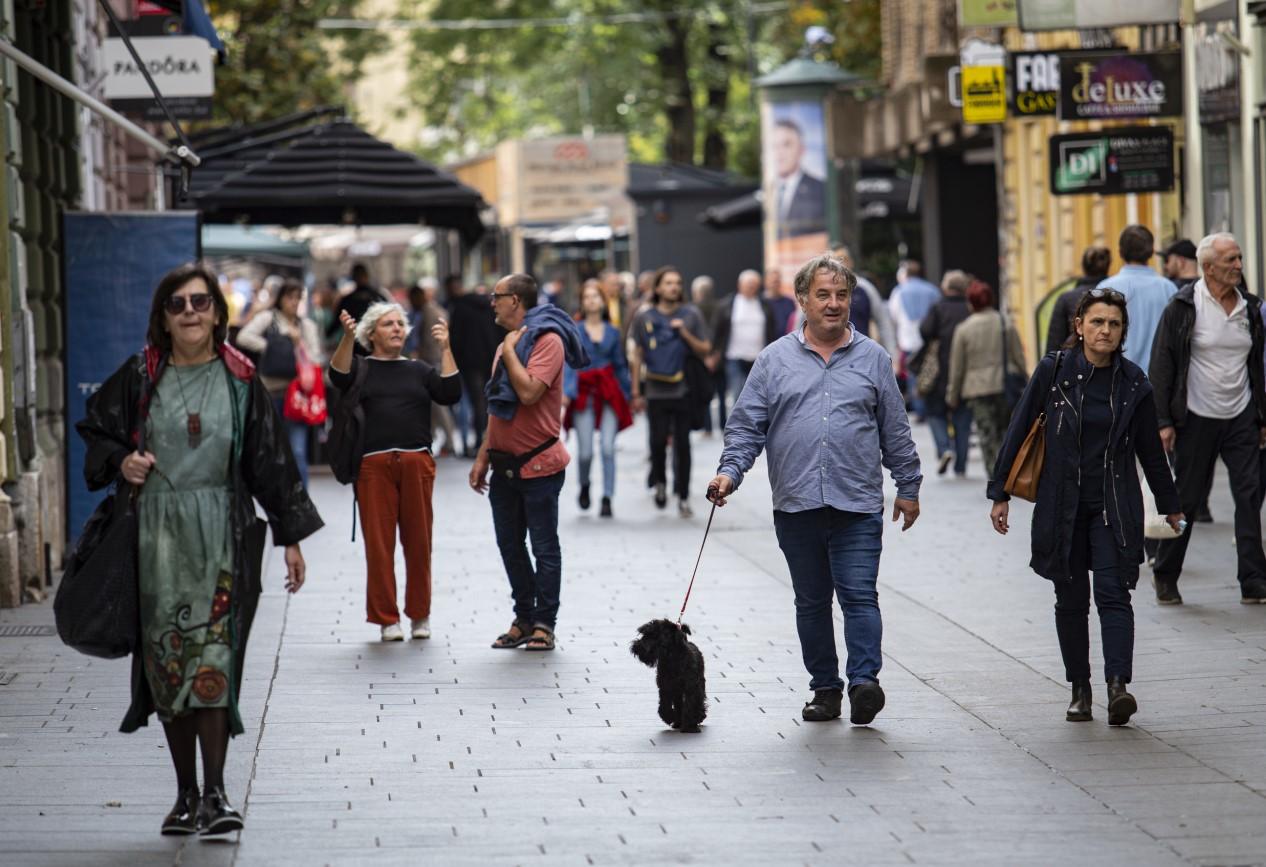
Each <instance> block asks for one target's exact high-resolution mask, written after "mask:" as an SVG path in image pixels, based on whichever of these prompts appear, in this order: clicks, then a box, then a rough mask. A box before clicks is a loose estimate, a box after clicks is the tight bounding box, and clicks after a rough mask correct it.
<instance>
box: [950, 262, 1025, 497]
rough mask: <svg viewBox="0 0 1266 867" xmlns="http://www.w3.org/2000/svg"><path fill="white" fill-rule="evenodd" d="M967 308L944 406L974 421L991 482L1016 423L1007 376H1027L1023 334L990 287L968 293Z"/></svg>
mask: <svg viewBox="0 0 1266 867" xmlns="http://www.w3.org/2000/svg"><path fill="white" fill-rule="evenodd" d="M967 304H968V306H969V307H970V308H971V315H970V316H968V317H967V319H966V320H965V321H964V322H963V324H962V325H959V326H958V328H957V329H956V330H955V331H954V337H953V339H952V341H951V343H950V358H949V365H948V372H949V376H948V380H947V382H946V390H945V403H946V405H947V406H948V407H949V409H950V411H951V412H952V413H954V418H955V419H957V418H958V410H959V409H961V408H962V407H964V406H965V407H966V408H967V410H968V412H969V413H970V415H969V416H968V418H969V419H974V420H975V422H976V435H977V437H978V438H979V439H980V456H981V458H982V459H983V460H984V466H985V473H986V474H988V475H989V478H991V479H992V478H993V468H994V464H995V463H996V462H997V460H998V451H999V449H1001V448H1002V438H1003V436H1004V435H1005V434H1006V432H1007V424H1008V422H1009V421H1010V420H1011V406H1010V405H1009V404H1008V403H1007V395H1006V375H1007V374H1008V373H1016V374H1023V373H1024V372H1025V367H1026V365H1025V363H1024V347H1022V346H1021V345H1020V334H1019V332H1017V331H1016V330H1015V326H1014V325H1013V324H1011V323H1010V322H1004V320H1003V318H1002V313H1001V312H1000V311H999V310H997V309H996V308H995V307H994V306H993V304H994V297H993V289H991V288H990V287H989V284H987V283H984V282H982V281H980V280H976V281H974V282H973V283H972V284H971V286H969V287H968V289H967ZM1004 335H1005V341H1006V349H1005V357H1006V368H1005V370H1004V368H1003V357H1004V349H1003V340H1004ZM955 425H956V426H957V421H955ZM933 430H935V428H933ZM965 438H966V433H964V439H965Z"/></svg>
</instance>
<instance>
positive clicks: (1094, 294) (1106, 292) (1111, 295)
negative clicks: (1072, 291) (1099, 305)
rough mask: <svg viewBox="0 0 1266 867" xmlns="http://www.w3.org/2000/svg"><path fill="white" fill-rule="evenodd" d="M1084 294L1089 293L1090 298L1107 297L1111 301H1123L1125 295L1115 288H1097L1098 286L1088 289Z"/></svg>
mask: <svg viewBox="0 0 1266 867" xmlns="http://www.w3.org/2000/svg"><path fill="white" fill-rule="evenodd" d="M1086 294H1087V295H1089V296H1090V297H1091V298H1107V299H1111V300H1112V301H1124V300H1125V296H1124V295H1122V294H1121V293H1120V292H1118V291H1117V290H1115V289H1099V288H1095V289H1091V290H1090V291H1089V292H1087V293H1086Z"/></svg>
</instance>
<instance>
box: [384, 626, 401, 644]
mask: <svg viewBox="0 0 1266 867" xmlns="http://www.w3.org/2000/svg"><path fill="white" fill-rule="evenodd" d="M382 640H383V641H404V630H403V629H401V628H400V624H399V623H389V624H388V625H386V626H384V627H383V628H382Z"/></svg>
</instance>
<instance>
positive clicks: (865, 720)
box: [848, 682, 884, 726]
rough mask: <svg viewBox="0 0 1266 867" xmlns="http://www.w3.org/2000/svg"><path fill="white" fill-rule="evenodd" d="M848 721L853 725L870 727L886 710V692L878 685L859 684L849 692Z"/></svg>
mask: <svg viewBox="0 0 1266 867" xmlns="http://www.w3.org/2000/svg"><path fill="white" fill-rule="evenodd" d="M848 704H849V714H848V721H849V722H851V723H852V724H853V725H858V726H864V725H870V722H871V720H873V719H874V718H875V715H876V714H878V713H879V712H880V711H881V710H883V709H884V691H883V688H882V687H880V685H879V684H877V683H873V682H871V683H859V684H857V686H855V687H853V688H852V689H850V690H849V691H848Z"/></svg>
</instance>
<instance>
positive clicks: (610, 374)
mask: <svg viewBox="0 0 1266 867" xmlns="http://www.w3.org/2000/svg"><path fill="white" fill-rule="evenodd" d="M608 310H609V308H608V306H607V299H606V297H605V296H604V295H603V292H602V289H601V288H599V286H598V284H597V282H596V281H593V282H591V283H586V284H585V286H584V287H583V288H582V289H581V290H580V312H581V315H582V316H583V319H582V321H581V327H580V340H581V343H582V344H583V345H584V347H585V352H586V353H587V354H588V356H589V365H588V366H587V367H585V368H582V369H581V370H577V369H576V368H574V367H572V366H571V365H566V366H564V369H563V404H564V406H565V407H566V415H565V417H564V418H563V425H564V427H565V428H567V429H568V430H574V431H575V432H576V462H577V464H578V467H579V473H578V475H579V476H580V496H579V497H578V503H579V505H580V508H581V510H582V511H584V510H588V508H589V506H590V505H591V499H590V495H589V480H590V469H591V468H592V466H593V435H594V431H595V430H596V431H597V432H598V438H599V448H600V450H601V453H602V505H601V506H600V508H599V514H600V515H601V516H602V517H603V518H610V517H612V516H613V512H612V507H611V501H612V500H613V499H615V436H616V434H617V433H619V432H620V431H622V430H624V429H625V428H627V427H629V426H630V425H632V424H633V415H632V412H631V411H630V409H629V401H630V397H631V389H632V385H631V383H630V380H629V363H628V361H627V359H625V357H624V342H623V341H622V340H621V339H620V330H619V329H618V328H616V327H615V326H614V325H612V324H611V322H610V319H609V318H608V317H609V315H610V314H609V312H608Z"/></svg>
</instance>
